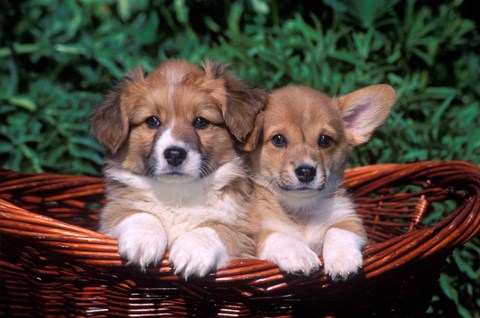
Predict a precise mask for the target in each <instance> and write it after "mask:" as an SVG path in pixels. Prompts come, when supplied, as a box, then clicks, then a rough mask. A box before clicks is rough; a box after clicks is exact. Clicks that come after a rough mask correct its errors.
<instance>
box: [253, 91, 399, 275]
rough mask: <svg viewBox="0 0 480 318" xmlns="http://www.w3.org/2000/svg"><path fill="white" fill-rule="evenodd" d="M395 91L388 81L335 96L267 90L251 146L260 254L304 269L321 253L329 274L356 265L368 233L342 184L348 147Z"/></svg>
mask: <svg viewBox="0 0 480 318" xmlns="http://www.w3.org/2000/svg"><path fill="white" fill-rule="evenodd" d="M395 98H396V95H395V92H394V90H393V89H392V88H391V87H390V86H388V85H374V86H369V87H366V88H363V89H360V90H357V91H354V92H352V93H350V94H348V95H345V96H342V97H338V98H333V99H332V98H330V97H328V96H326V95H324V94H322V93H320V92H318V91H316V90H314V89H311V88H307V87H286V88H282V89H279V90H276V91H274V92H272V94H271V95H270V97H269V102H268V105H267V107H266V110H265V114H264V116H265V122H264V126H263V132H262V133H261V136H260V138H259V146H258V147H257V149H256V150H255V151H254V152H252V153H251V164H252V167H253V170H254V171H255V174H256V177H255V181H256V191H255V192H256V194H255V199H254V200H252V210H253V213H256V214H258V216H259V217H260V219H261V221H260V228H261V230H260V231H259V235H258V251H257V255H258V257H259V258H261V259H266V260H271V261H273V262H275V263H276V264H277V265H278V266H279V267H280V269H282V270H283V271H285V272H287V273H297V274H304V275H308V274H309V273H310V272H312V271H315V270H317V269H318V268H319V266H320V265H321V263H320V260H319V258H318V256H317V255H318V254H319V253H322V254H323V260H324V269H325V272H326V273H327V274H329V275H330V276H332V278H333V279H345V278H347V277H348V276H349V275H350V274H352V273H355V272H356V271H357V269H358V268H359V267H361V266H362V261H363V260H362V253H361V249H362V247H363V246H364V245H365V244H366V242H367V239H366V232H365V230H364V228H363V226H362V222H361V220H360V218H359V217H358V216H357V214H356V212H355V209H354V205H353V203H352V200H351V199H350V198H349V196H348V195H347V194H346V193H345V190H344V189H343V188H342V180H343V175H344V169H345V164H346V162H347V157H348V155H349V153H350V151H351V150H352V148H353V147H354V146H357V145H359V144H362V143H364V142H366V141H367V140H368V139H369V138H370V136H371V134H372V133H373V131H374V130H375V129H376V128H377V127H378V126H379V125H381V124H382V123H383V122H384V121H385V119H386V118H387V117H388V115H389V113H390V110H391V108H392V106H393V104H394V102H395ZM252 140H254V139H252Z"/></svg>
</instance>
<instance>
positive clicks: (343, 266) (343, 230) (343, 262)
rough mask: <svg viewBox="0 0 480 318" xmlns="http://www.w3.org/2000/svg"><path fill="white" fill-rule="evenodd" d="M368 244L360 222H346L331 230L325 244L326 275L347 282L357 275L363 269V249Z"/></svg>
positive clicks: (328, 231)
mask: <svg viewBox="0 0 480 318" xmlns="http://www.w3.org/2000/svg"><path fill="white" fill-rule="evenodd" d="M366 242H367V240H366V235H365V232H364V230H363V228H362V224H361V223H360V221H356V220H355V221H353V220H352V221H346V222H342V223H339V224H336V225H334V226H333V227H331V228H329V229H328V230H327V232H326V233H325V238H324V242H323V260H324V262H325V273H326V274H328V275H330V276H331V277H332V278H333V279H334V280H337V279H342V280H345V279H347V278H348V277H349V276H350V275H351V274H355V273H356V272H357V270H358V269H359V268H360V267H362V264H363V257H362V248H363V246H365V244H366Z"/></svg>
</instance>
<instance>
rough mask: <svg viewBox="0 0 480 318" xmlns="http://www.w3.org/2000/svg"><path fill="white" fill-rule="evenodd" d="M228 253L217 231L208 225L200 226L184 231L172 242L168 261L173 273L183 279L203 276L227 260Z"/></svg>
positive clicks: (221, 265)
mask: <svg viewBox="0 0 480 318" xmlns="http://www.w3.org/2000/svg"><path fill="white" fill-rule="evenodd" d="M228 260H229V255H228V251H227V248H226V246H225V244H224V242H223V241H222V239H221V236H220V235H219V233H218V232H217V231H216V230H215V229H213V228H212V227H210V226H201V227H198V228H195V229H194V230H192V231H189V232H186V233H184V234H182V235H180V236H179V237H177V239H176V240H175V241H174V242H173V244H172V247H171V249H170V263H172V264H173V266H174V267H175V274H181V275H182V276H183V277H184V278H185V279H188V277H190V276H196V277H203V276H205V275H207V274H208V273H209V272H211V271H215V270H217V269H219V268H221V267H223V266H225V264H226V263H227V262H228Z"/></svg>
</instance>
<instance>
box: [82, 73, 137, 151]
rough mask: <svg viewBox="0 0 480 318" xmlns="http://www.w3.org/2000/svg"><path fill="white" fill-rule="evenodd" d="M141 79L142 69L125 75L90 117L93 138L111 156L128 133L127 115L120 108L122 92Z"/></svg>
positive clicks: (122, 108)
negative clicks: (105, 148) (106, 149)
mask: <svg viewBox="0 0 480 318" xmlns="http://www.w3.org/2000/svg"><path fill="white" fill-rule="evenodd" d="M143 78H144V71H143V68H142V67H138V68H136V69H134V70H133V71H132V72H130V73H127V74H125V75H124V77H123V78H122V79H121V80H120V81H119V82H118V84H117V85H116V86H115V88H114V90H113V91H112V92H111V93H110V94H108V95H107V97H106V98H105V100H104V101H103V102H102V103H101V104H99V105H98V106H96V107H95V109H94V110H93V113H92V115H91V116H90V126H91V129H92V133H93V136H94V137H95V138H97V140H98V141H99V142H100V143H101V144H103V145H104V146H106V147H107V148H108V149H109V150H110V151H111V153H112V154H115V153H117V151H118V150H119V149H120V148H121V146H122V145H123V143H124V142H125V140H126V139H127V136H128V131H129V123H128V115H127V113H126V111H125V109H124V107H122V92H123V91H124V89H125V88H126V87H127V86H128V85H130V84H131V83H134V82H136V81H138V80H143Z"/></svg>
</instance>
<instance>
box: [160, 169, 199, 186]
mask: <svg viewBox="0 0 480 318" xmlns="http://www.w3.org/2000/svg"><path fill="white" fill-rule="evenodd" d="M153 178H154V179H156V180H158V181H162V182H166V183H187V182H191V181H193V180H196V179H199V176H195V175H191V174H187V173H183V172H181V171H168V172H164V173H157V174H155V175H154V176H153Z"/></svg>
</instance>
